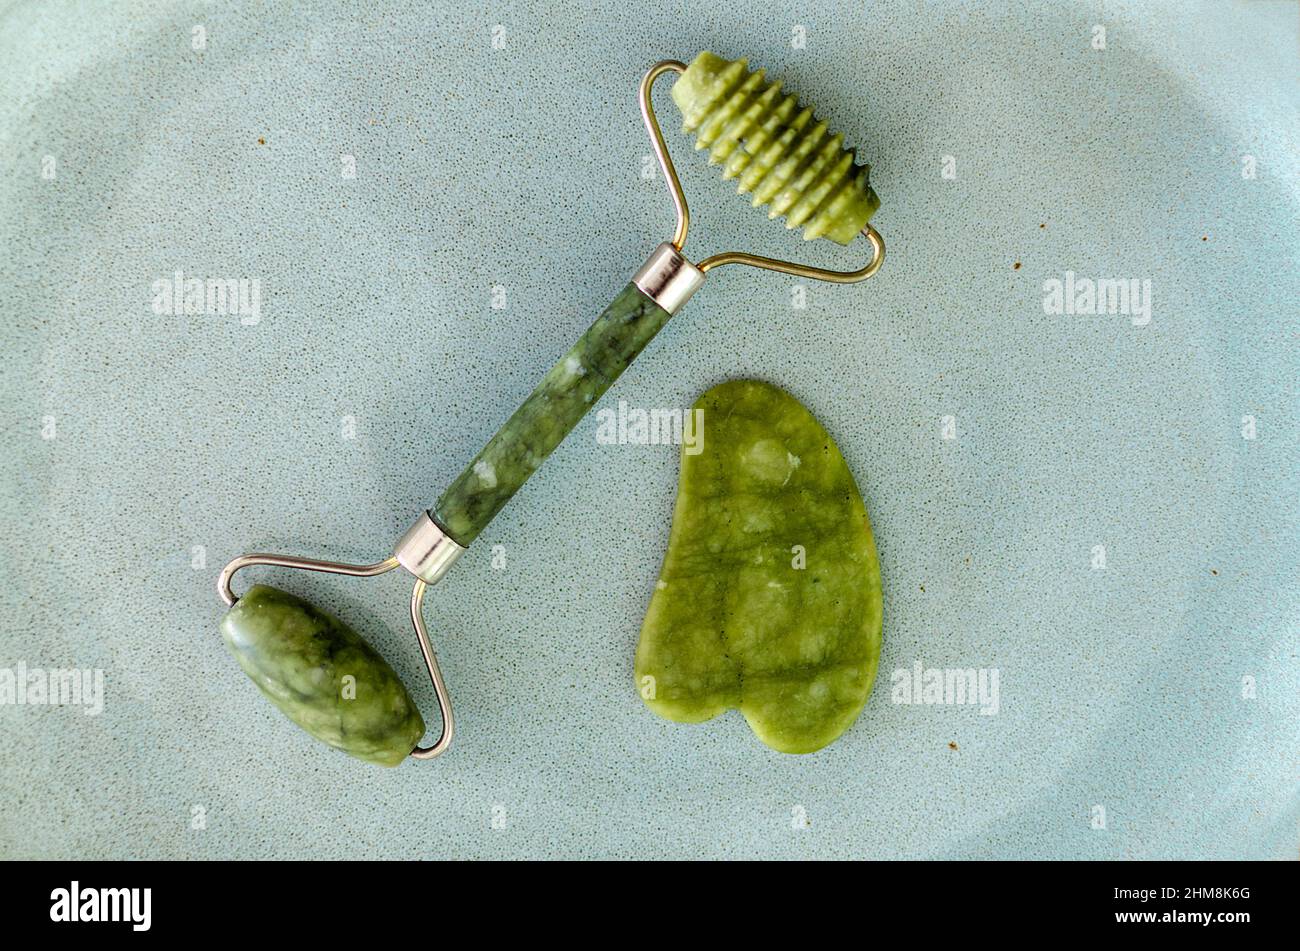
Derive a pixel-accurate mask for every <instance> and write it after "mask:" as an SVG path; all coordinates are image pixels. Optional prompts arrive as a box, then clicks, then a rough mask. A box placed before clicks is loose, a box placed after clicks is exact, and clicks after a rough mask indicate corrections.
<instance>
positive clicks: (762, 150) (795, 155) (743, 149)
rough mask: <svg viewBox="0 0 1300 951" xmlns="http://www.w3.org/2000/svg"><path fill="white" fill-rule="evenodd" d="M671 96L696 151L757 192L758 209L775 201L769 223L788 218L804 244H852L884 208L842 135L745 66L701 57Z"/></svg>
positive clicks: (740, 189)
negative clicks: (800, 232) (800, 230)
mask: <svg viewBox="0 0 1300 951" xmlns="http://www.w3.org/2000/svg"><path fill="white" fill-rule="evenodd" d="M672 97H673V102H675V103H677V108H678V109H679V110H681V113H682V117H683V119H684V120H685V122H684V124H683V128H684V129H685V131H686V132H688V133H693V134H694V135H695V137H696V140H695V147H696V148H697V149H703V148H707V149H708V150H709V162H710V163H711V164H715V165H722V167H723V172H722V174H723V177H724V178H728V179H730V178H739V179H740V181H739V183H738V184H737V188H736V191H737V192H739V193H740V194H742V195H746V194H752V195H753V205H754V207H755V208H757V207H759V206H760V205H766V204H769V203H770V204H771V208H770V209H769V211H768V217H769V218H776V217H778V216H781V215H784V216H785V224H786V227H787V228H803V236H804V238H805V239H806V240H809V241H811V240H813V239H814V238H830V239H831V240H832V241H838V242H839V243H840V244H848V243H849V242H850V241H852V240H853V239H854V238H855V237H856V236H857V235H858V233H859V232H860V231H861V230H862V228H863V227H864V226H865V225H866V223H867V221H868V220H870V218H871V216H872V215H873V214H875V212H876V209H877V208H879V207H880V199H879V197H877V195H876V193H875V192H874V191H872V189H871V185H870V184H869V173H870V166H868V165H858V164H857V162H856V160H855V158H854V153H853V150H852V149H846V148H844V136H843V134H841V133H834V134H832V133H831V132H830V130H829V128H828V126H827V123H826V122H824V121H820V120H818V119H817V118H816V116H814V115H813V111H812V109H811V108H810V107H806V106H804V107H801V106H800V105H799V98H798V97H797V96H795V95H793V94H789V93H787V94H785V95H783V94H782V93H781V84H780V82H770V81H768V80H766V79H764V77H763V70H761V69H760V70H757V71H754V72H751V71H750V69H749V67H748V64H747V61H746V60H743V59H739V60H735V61H734V62H733V61H731V60H725V59H722V58H721V57H719V56H714V55H713V54H712V53H709V52H703V53H700V55H699V56H697V57H695V60H694V61H693V62H692V63H691V65H690V66H689V67H687V69H686V72H684V73H683V74H682V75H681V76H680V77H679V78H678V79H677V82H676V83H674V84H673V88H672Z"/></svg>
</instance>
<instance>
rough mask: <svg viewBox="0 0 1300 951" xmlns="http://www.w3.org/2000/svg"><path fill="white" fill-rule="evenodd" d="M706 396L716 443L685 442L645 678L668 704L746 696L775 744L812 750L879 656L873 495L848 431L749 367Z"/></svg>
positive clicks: (641, 664) (857, 699) (849, 713)
mask: <svg viewBox="0 0 1300 951" xmlns="http://www.w3.org/2000/svg"><path fill="white" fill-rule="evenodd" d="M695 409H702V410H703V411H704V415H703V434H704V438H703V441H702V444H703V449H702V450H700V451H698V453H697V454H694V455H693V454H691V453H690V452H687V451H686V448H687V447H685V446H683V453H682V466H681V479H680V482H679V484H678V490H677V503H676V506H675V508H674V511H673V524H672V530H671V532H670V533H669V539H668V551H667V554H666V555H665V556H664V563H663V568H662V570H661V571H660V575H659V581H658V583H657V585H656V586H655V592H654V595H653V596H652V597H651V599H650V607H649V609H648V610H647V612H646V617H645V622H644V624H643V626H642V628H641V640H640V644H639V645H638V646H637V652H636V682H637V687H638V690H639V691H640V693H641V696H642V698H643V699H644V700H645V702H646V705H647V706H649V707H650V709H651V710H653V711H654V712H655V713H657V714H659V715H660V716H662V717H666V718H667V719H669V720H675V721H677V722H681V723H699V722H701V721H704V720H708V719H711V718H713V717H715V716H717V715H718V714H719V713H722V712H723V711H725V710H728V709H732V708H736V709H739V710H740V712H741V713H742V714H744V716H745V719H746V720H747V721H748V722H749V725H750V727H751V728H752V729H753V731H754V733H755V734H756V735H757V736H758V738H759V739H760V740H762V741H763V742H764V743H766V744H767V745H768V746H770V747H772V748H773V749H775V750H779V751H781V752H783V753H811V752H813V751H814V750H818V749H821V748H822V747H823V746H825V745H826V744H827V743H830V742H831V741H832V740H834V739H835V738H836V737H837V736H839V735H840V734H841V733H843V732H844V731H845V730H846V729H847V728H848V727H849V725H850V724H852V723H853V721H854V720H855V719H856V718H857V716H858V713H859V712H861V710H862V707H863V706H864V705H865V704H866V702H867V697H868V696H869V695H870V694H871V687H872V683H873V682H874V681H875V677H876V667H877V665H878V663H879V660H880V628H881V595H880V565H879V562H878V561H877V558H876V548H875V543H874V541H873V540H872V537H871V524H870V522H869V521H868V519H867V511H866V508H865V507H864V506H863V504H862V497H861V495H860V494H859V493H858V487H857V485H856V483H855V482H854V481H853V475H852V473H850V472H849V468H848V466H847V465H846V464H845V462H844V458H843V456H841V455H840V451H839V449H838V447H836V445H835V442H834V440H832V439H831V437H830V436H829V435H828V434H827V432H826V430H825V429H823V428H822V426H821V424H820V423H818V422H817V420H816V419H814V418H813V416H812V414H811V413H809V412H808V410H806V409H805V408H804V407H803V405H802V404H800V403H799V401H798V400H796V399H795V398H794V397H793V396H791V395H790V394H788V393H786V392H785V391H783V390H781V389H779V388H777V387H775V386H771V385H769V384H766V383H760V382H757V381H753V380H737V381H732V382H728V383H723V384H721V385H720V386H715V387H713V388H712V389H710V390H708V391H707V392H705V393H704V394H703V395H702V396H701V397H700V398H699V400H698V401H697V402H696V404H695ZM698 445H699V444H698V443H697V448H698Z"/></svg>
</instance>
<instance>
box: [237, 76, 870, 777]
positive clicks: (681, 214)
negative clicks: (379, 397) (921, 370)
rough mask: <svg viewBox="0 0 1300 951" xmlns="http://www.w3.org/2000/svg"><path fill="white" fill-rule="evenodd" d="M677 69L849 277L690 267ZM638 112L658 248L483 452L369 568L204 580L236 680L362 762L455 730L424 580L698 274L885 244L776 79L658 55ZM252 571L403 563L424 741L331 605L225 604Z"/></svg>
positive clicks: (545, 451) (702, 126)
mask: <svg viewBox="0 0 1300 951" xmlns="http://www.w3.org/2000/svg"><path fill="white" fill-rule="evenodd" d="M665 73H676V74H678V78H677V80H676V81H675V83H674V84H673V87H672V91H671V92H672V98H673V101H674V102H675V103H676V104H677V107H678V108H679V109H680V111H681V113H682V116H683V118H684V120H685V122H684V129H685V131H686V132H687V133H692V134H694V135H695V137H696V143H695V147H696V148H697V149H703V148H708V150H709V161H710V163H711V164H721V165H722V167H723V174H724V176H725V177H726V178H728V179H731V178H736V179H739V182H738V189H737V190H738V191H739V192H740V193H741V194H749V195H751V196H752V200H753V204H754V206H755V207H758V206H760V205H770V209H769V213H768V216H769V217H771V218H775V217H777V216H780V215H783V216H785V219H786V227H788V228H796V227H801V228H802V229H803V231H804V237H805V239H807V240H812V239H814V238H829V239H831V240H832V241H836V242H838V243H840V244H848V243H850V242H851V241H852V240H853V239H854V238H856V237H857V236H858V235H859V234H861V235H862V236H863V237H865V238H866V239H867V241H868V243H869V244H870V246H871V257H870V259H869V260H868V262H867V264H866V265H865V266H864V267H862V268H861V269H860V270H856V271H830V270H824V269H822V268H817V267H809V266H806V265H802V264H796V263H794V262H790V261H781V260H776V259H773V258H765V257H760V256H758V255H753V254H747V253H743V252H728V253H724V254H716V255H713V256H712V257H709V258H706V259H705V260H703V261H701V262H700V263H699V264H692V263H691V262H690V261H688V260H687V259H686V258H685V257H684V256H683V254H682V247H683V245H684V244H685V242H686V229H687V226H688V224H689V221H690V212H689V211H688V210H687V207H686V196H685V195H684V194H683V193H682V187H681V183H680V182H679V181H678V178H677V171H676V169H675V168H674V167H673V163H672V159H671V158H670V157H669V155H668V150H667V148H666V146H665V145H664V140H663V134H662V132H661V131H660V129H659V122H658V120H657V119H656V117H655V113H654V108H653V106H652V104H651V99H650V92H651V88H652V87H653V85H654V82H655V80H656V79H658V78H659V77H660V76H663V75H664V74H665ZM640 103H641V115H642V118H643V119H644V121H645V126H646V131H647V132H648V133H649V136H650V142H651V144H652V146H653V147H654V151H655V155H656V157H657V158H658V160H659V165H660V167H661V168H662V169H663V173H664V177H665V179H666V180H667V183H668V190H669V193H670V195H671V196H672V200H673V204H674V206H675V208H676V213H677V226H676V229H675V231H674V233H673V237H672V240H671V241H666V242H664V243H663V244H661V245H659V247H658V248H656V249H655V251H654V253H653V254H652V255H651V256H650V258H649V260H647V261H646V263H645V264H644V265H643V266H642V267H641V269H640V270H638V271H637V272H636V274H635V275H634V276H633V277H632V281H631V283H629V284H628V285H627V287H626V288H624V289H623V291H622V292H621V293H620V294H619V295H618V296H617V297H616V298H614V301H613V303H611V304H610V305H609V307H607V308H606V309H605V312H604V313H602V314H601V315H600V316H599V317H598V318H596V322H595V323H593V324H592V325H591V327H590V328H588V330H587V332H586V333H584V334H583V335H582V337H581V338H579V340H578V342H577V343H575V344H574V345H573V348H572V349H571V350H569V352H568V353H566V354H565V355H564V356H563V357H561V358H560V360H559V361H558V362H557V363H556V364H555V365H554V366H553V367H551V369H550V371H549V372H547V374H546V376H545V377H543V378H542V381H541V383H539V384H538V386H537V388H536V389H535V390H533V392H532V394H531V395H529V397H528V398H527V399H526V400H524V403H523V405H522V406H520V407H519V409H517V410H516V411H515V413H514V415H513V416H511V417H510V418H509V419H508V420H506V422H505V424H504V425H503V426H502V427H501V429H500V430H499V431H498V432H497V434H496V435H495V436H493V437H492V439H491V440H490V441H489V442H488V444H487V445H486V446H484V447H483V450H482V451H481V452H480V453H479V454H478V455H477V456H475V457H474V460H473V461H472V462H470V464H469V465H468V466H467V467H466V468H465V471H464V472H462V473H461V474H460V475H459V476H458V477H457V478H456V480H455V481H454V482H453V483H452V484H451V486H450V487H449V488H448V489H447V491H446V492H444V493H443V494H442V497H441V498H440V499H439V500H438V502H437V504H436V505H435V506H434V508H433V509H432V511H429V512H426V513H424V514H422V515H421V516H420V518H419V519H418V520H417V521H416V523H415V524H414V525H412V526H411V527H410V529H408V530H407V532H406V533H405V534H404V535H403V536H402V537H401V539H399V540H398V542H397V545H396V547H395V549H394V551H393V554H392V555H391V556H390V557H388V558H385V559H384V560H383V561H379V562H376V563H374V564H370V565H353V564H343V563H340V562H332V561H319V560H315V559H308V558H297V557H288V556H283V555H271V554H262V553H255V554H248V555H242V556H240V557H239V558H236V559H234V560H233V561H231V562H230V563H229V564H228V565H226V567H225V568H224V569H223V570H222V572H221V576H220V578H219V579H218V580H217V590H218V591H219V593H220V594H221V597H222V599H223V600H224V601H225V603H226V604H227V605H229V606H230V608H229V610H228V611H227V613H226V615H225V617H224V618H223V619H222V621H221V632H222V636H223V638H224V639H225V642H226V645H227V647H228V648H229V649H230V651H231V652H232V653H233V654H234V655H235V657H236V658H237V659H238V661H239V664H240V666H241V667H243V669H244V671H245V673H247V674H248V676H249V677H250V678H252V680H253V682H254V683H256V684H257V686H258V687H259V688H260V689H261V691H262V692H263V694H265V695H266V696H267V697H268V698H269V699H270V700H271V701H272V702H273V703H274V704H275V705H276V706H277V707H279V708H280V710H281V711H283V712H284V713H285V714H286V715H287V716H288V717H289V718H290V719H291V720H293V721H294V722H295V723H297V724H298V725H299V726H301V727H302V728H303V729H304V730H306V731H307V732H308V733H310V734H312V736H314V737H316V738H317V739H320V740H323V741H324V742H326V743H328V744H330V745H331V746H335V747H337V748H339V749H341V750H343V751H344V752H347V753H350V754H351V755H353V756H356V757H358V758H360V759H363V760H366V761H368V762H372V763H379V764H382V765H385V766H396V765H397V764H398V763H400V762H402V760H404V759H405V758H406V757H407V756H412V757H415V758H416V759H433V758H434V757H436V756H438V755H440V754H441V753H443V752H445V751H446V750H447V748H448V747H449V746H450V744H451V741H452V736H453V733H454V729H455V724H454V720H453V717H452V708H451V700H450V698H449V696H448V693H447V687H446V684H445V683H444V682H443V678H442V673H441V671H440V670H439V668H438V661H437V658H436V656H435V655H434V652H433V648H432V647H431V646H430V643H429V636H428V632H427V630H426V629H425V625H424V620H423V616H422V611H421V608H422V604H423V599H424V593H425V589H426V588H427V587H428V586H429V585H431V584H433V583H435V582H436V581H438V580H439V579H440V578H441V577H442V576H443V574H444V573H446V571H447V569H448V568H450V567H451V565H452V564H453V563H454V562H455V561H456V559H457V558H459V557H460V555H461V553H462V552H464V551H465V548H466V547H467V546H468V545H469V544H470V543H472V542H473V541H474V539H475V538H477V537H478V536H479V534H480V533H481V532H482V531H483V529H484V528H486V527H487V525H488V523H489V522H491V521H492V519H493V518H494V517H495V516H496V514H497V513H498V512H500V511H501V509H502V507H503V506H504V505H505V504H506V503H507V502H509V501H510V498H511V497H512V496H513V495H514V494H515V493H516V492H518V491H519V489H520V487H521V486H523V484H524V483H525V482H526V481H528V478H529V476H531V475H532V474H533V473H534V472H535V471H537V469H538V467H540V466H541V464H542V463H543V462H544V461H545V459H546V457H547V456H549V455H550V454H551V452H552V451H553V450H554V449H555V447H556V446H558V445H559V444H560V442H561V440H563V439H564V437H565V436H566V435H568V433H569V431H570V430H571V429H573V427H574V426H575V425H577V423H578V420H580V419H582V417H583V416H584V415H585V414H586V413H587V411H588V410H590V409H591V408H592V406H594V405H595V404H596V402H597V400H599V399H600V397H601V395H602V394H604V392H605V391H606V390H607V389H609V387H610V385H611V384H612V383H613V382H614V381H615V380H616V379H618V376H619V374H621V373H622V372H623V371H624V370H625V369H626V368H627V366H628V365H629V364H630V363H631V362H632V361H633V360H634V359H635V358H636V356H637V354H639V353H640V352H641V351H642V349H644V348H645V346H646V344H647V343H649V342H650V340H651V338H652V337H654V335H655V334H656V333H658V332H659V330H660V329H661V328H662V327H663V326H664V324H665V323H667V321H668V318H669V317H671V316H672V315H673V314H675V313H676V312H677V311H678V310H679V309H680V308H681V307H682V305H683V304H685V303H686V301H687V299H688V298H689V297H690V296H691V295H692V294H694V293H695V291H697V290H698V289H699V288H700V285H701V284H703V283H704V279H705V276H706V275H707V274H708V272H709V271H710V270H712V269H713V268H716V267H721V266H722V265H724V264H748V265H750V266H751V267H759V268H766V269H768V270H773V271H780V272H782V273H785V274H794V275H797V276H799V277H804V278H810V279H816V280H824V281H834V282H837V283H843V284H847V283H853V282H856V281H864V280H866V279H867V278H869V277H871V276H872V275H873V274H875V273H876V271H877V270H879V268H880V265H881V263H882V262H883V261H884V256H885V246H884V242H883V240H882V239H881V237H880V235H879V233H877V232H876V230H875V229H874V228H873V227H871V225H870V224H868V220H869V219H870V218H871V216H872V214H874V213H875V211H876V209H877V208H878V207H879V206H880V200H879V199H878V198H877V197H876V193H875V192H874V191H872V189H871V186H870V184H869V180H868V174H869V167H868V166H866V165H859V164H857V162H856V160H855V157H854V153H853V151H852V150H849V149H845V148H844V144H843V140H844V137H843V135H841V134H833V133H831V132H830V131H829V129H828V127H827V123H826V122H824V121H821V120H818V119H817V118H816V117H815V116H814V115H813V111H812V109H810V108H808V107H806V106H801V105H800V104H799V101H798V98H797V97H796V96H794V95H791V94H789V93H783V92H782V91H781V84H780V83H779V82H772V81H769V80H767V79H765V78H764V74H763V71H762V70H761V69H760V70H757V71H750V69H749V68H748V65H747V63H746V61H745V60H743V59H742V60H738V61H735V62H731V61H728V60H724V59H721V58H720V57H717V56H714V55H713V54H712V53H708V52H704V53H700V54H699V56H697V57H696V58H695V61H694V62H692V63H691V64H690V66H686V65H685V64H683V63H679V62H677V61H675V60H668V61H664V62H661V63H658V64H656V65H655V66H653V67H652V68H651V69H650V70H649V72H647V73H646V75H645V76H644V77H643V78H642V80H641V87H640ZM251 565H271V566H280V567H288V568H303V569H307V570H310V571H323V572H330V573H335V574H342V575H352V576H360V577H369V576H371V575H379V574H383V573H384V572H387V571H391V570H393V569H394V568H397V567H399V566H400V567H402V568H405V569H406V570H407V571H409V572H410V573H411V574H412V575H414V576H415V585H414V588H413V589H412V591H411V602H410V608H411V622H412V624H413V625H414V627H415V633H416V637H417V639H418V640H419V644H420V650H421V653H422V654H423V656H424V662H425V666H426V667H427V668H428V671H429V677H430V680H431V681H432V683H433V688H434V693H435V695H436V697H437V702H438V708H439V712H440V714H441V718H442V733H441V735H440V736H439V738H438V739H437V741H436V742H434V743H433V744H432V745H431V746H420V745H418V744H419V743H420V741H421V740H422V738H423V736H424V732H425V725H424V720H423V718H422V717H421V716H420V712H419V710H418V709H417V708H416V706H415V704H414V702H413V701H412V700H411V696H410V694H409V693H408V692H407V690H406V687H405V686H404V685H403V684H402V681H401V679H400V678H399V677H398V676H397V674H396V673H395V672H394V671H393V669H392V667H390V666H389V665H388V663H387V662H386V661H385V660H384V658H383V657H381V656H380V655H379V654H378V653H377V652H376V651H375V650H374V649H373V648H372V647H370V645H369V644H367V643H366V641H365V640H363V639H362V638H361V637H360V636H359V635H358V634H357V633H356V632H354V631H353V630H352V629H351V628H350V627H348V626H347V625H346V624H344V623H343V622H342V621H340V620H338V619H337V618H335V617H333V616H332V615H330V614H327V613H325V612H324V611H320V610H318V609H317V608H315V607H313V606H312V605H311V604H309V603H307V602H306V601H303V600H302V599H300V598H297V597H295V596H294V595H292V594H288V593H287V592H284V591H280V590H278V589H276V588H272V587H269V586H267V585H262V584H257V585H253V586H252V587H251V588H249V590H248V591H247V592H246V593H245V594H244V595H242V596H240V597H236V595H235V594H234V591H233V590H232V588H231V582H232V579H233V577H234V575H235V573H236V572H237V571H239V570H240V569H241V568H246V567H249V566H251Z"/></svg>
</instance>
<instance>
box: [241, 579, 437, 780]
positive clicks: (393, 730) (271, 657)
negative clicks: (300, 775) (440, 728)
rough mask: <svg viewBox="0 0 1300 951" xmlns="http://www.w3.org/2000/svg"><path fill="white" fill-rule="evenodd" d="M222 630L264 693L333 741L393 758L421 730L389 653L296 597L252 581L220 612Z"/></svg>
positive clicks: (362, 754)
mask: <svg viewBox="0 0 1300 951" xmlns="http://www.w3.org/2000/svg"><path fill="white" fill-rule="evenodd" d="M221 636H222V638H223V639H224V640H225V642H226V647H227V648H229V650H230V652H231V653H232V654H234V655H235V659H236V660H237V661H239V666H240V667H242V668H244V673H246V674H248V676H249V677H250V678H252V680H253V683H255V684H257V686H258V689H260V690H261V691H262V693H263V694H265V695H266V697H267V699H268V700H270V701H271V702H272V703H274V704H275V705H276V706H277V707H279V708H280V710H281V711H282V712H283V713H284V714H285V716H287V717H288V718H289V719H290V720H292V721H293V722H294V723H296V724H298V725H299V726H300V727H302V728H303V729H304V730H306V731H307V732H308V733H310V734H311V735H312V736H314V737H316V738H317V739H318V740H324V741H325V742H326V743H328V744H329V745H330V746H333V747H337V748H338V749H340V750H342V751H343V752H345V753H350V754H351V755H353V756H355V757H357V759H363V760H365V761H366V762H368V763H378V764H379V765H381V766H396V765H397V764H398V763H400V762H402V760H404V759H406V757H407V756H408V755H409V754H410V752H411V750H413V749H414V748H415V744H417V743H418V742H420V738H421V737H422V736H424V718H423V717H422V716H420V711H419V710H418V709H417V708H416V706H415V704H414V703H413V702H412V701H411V695H410V694H409V693H407V692H406V687H405V686H404V685H403V684H402V681H401V679H400V678H399V677H398V676H397V673H396V672H395V671H394V670H393V668H392V667H390V666H388V661H386V660H384V658H383V657H382V656H380V654H379V653H378V652H377V651H376V650H375V649H374V648H373V647H371V646H370V645H369V644H367V643H366V642H365V641H364V640H363V639H362V638H361V636H360V635H359V634H357V633H356V631H354V630H352V628H350V627H348V626H347V625H346V624H344V623H343V622H342V621H340V620H339V619H338V618H336V617H334V615H332V614H327V613H326V612H324V611H322V610H320V609H319V608H315V607H313V606H312V605H311V604H310V603H308V602H306V601H304V600H302V599H301V598H296V597H294V596H293V595H291V594H288V593H287V592H284V591H281V590H279V589H278V588H272V587H270V586H268V585H264V584H256V585H253V586H252V587H251V588H249V589H248V593H247V594H245V595H243V596H241V597H240V599H239V600H238V601H236V602H235V605H234V607H232V608H231V609H230V610H229V611H228V612H226V616H225V617H224V618H222V619H221ZM346 678H351V679H346Z"/></svg>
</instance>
